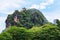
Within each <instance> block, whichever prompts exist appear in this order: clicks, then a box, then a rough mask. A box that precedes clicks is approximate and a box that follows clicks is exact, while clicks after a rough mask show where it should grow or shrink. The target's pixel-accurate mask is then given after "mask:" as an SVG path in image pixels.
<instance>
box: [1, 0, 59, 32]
mask: <svg viewBox="0 0 60 40" xmlns="http://www.w3.org/2000/svg"><path fill="white" fill-rule="evenodd" d="M23 7H26V8H27V9H31V8H35V9H38V10H40V11H41V12H42V13H43V15H44V16H45V17H46V18H47V20H48V21H49V22H53V20H54V19H60V0H0V32H1V31H2V30H4V29H5V20H6V18H7V16H8V15H9V14H12V13H13V12H14V11H15V10H19V11H20V10H22V8H23Z"/></svg>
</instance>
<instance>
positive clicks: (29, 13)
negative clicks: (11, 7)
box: [6, 9, 48, 28]
mask: <svg viewBox="0 0 60 40" xmlns="http://www.w3.org/2000/svg"><path fill="white" fill-rule="evenodd" d="M15 17H17V19H18V22H15V21H14V18H15ZM9 23H10V24H11V26H18V27H25V28H32V26H36V25H40V26H41V25H43V24H46V23H48V21H47V19H46V18H45V17H44V15H43V14H42V13H41V12H40V11H39V10H37V9H28V10H25V11H20V12H19V11H18V10H16V11H15V12H14V13H13V14H11V15H8V17H7V20H6V25H7V26H9Z"/></svg>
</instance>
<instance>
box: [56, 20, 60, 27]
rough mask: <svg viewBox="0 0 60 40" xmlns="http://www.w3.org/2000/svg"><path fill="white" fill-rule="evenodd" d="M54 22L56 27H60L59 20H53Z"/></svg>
mask: <svg viewBox="0 0 60 40" xmlns="http://www.w3.org/2000/svg"><path fill="white" fill-rule="evenodd" d="M55 20H56V25H57V26H58V27H60V20H58V19H55Z"/></svg>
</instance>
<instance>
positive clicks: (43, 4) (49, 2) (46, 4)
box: [30, 0, 54, 9]
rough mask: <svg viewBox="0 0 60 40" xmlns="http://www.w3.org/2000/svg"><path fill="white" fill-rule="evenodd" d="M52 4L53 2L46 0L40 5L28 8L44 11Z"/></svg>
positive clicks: (52, 0)
mask: <svg viewBox="0 0 60 40" xmlns="http://www.w3.org/2000/svg"><path fill="white" fill-rule="evenodd" d="M53 3H54V0H46V2H42V3H40V4H33V5H31V7H30V8H36V9H46V7H47V6H49V5H51V4H53Z"/></svg>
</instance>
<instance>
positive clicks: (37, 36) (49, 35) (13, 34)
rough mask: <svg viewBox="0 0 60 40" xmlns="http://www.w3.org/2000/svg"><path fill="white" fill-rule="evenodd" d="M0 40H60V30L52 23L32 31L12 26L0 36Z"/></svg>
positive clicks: (34, 28)
mask: <svg viewBox="0 0 60 40" xmlns="http://www.w3.org/2000/svg"><path fill="white" fill-rule="evenodd" d="M0 40H60V28H59V27H57V26H56V25H54V24H52V23H49V24H45V25H43V26H41V27H37V26H34V27H33V28H31V29H26V28H24V27H15V26H12V27H9V28H7V29H6V30H5V32H3V33H2V34H0Z"/></svg>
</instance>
